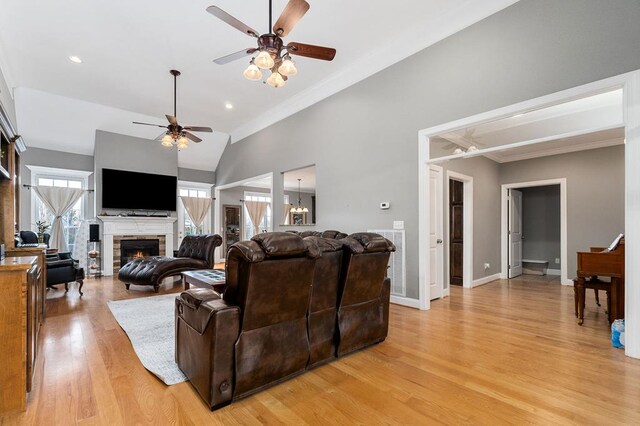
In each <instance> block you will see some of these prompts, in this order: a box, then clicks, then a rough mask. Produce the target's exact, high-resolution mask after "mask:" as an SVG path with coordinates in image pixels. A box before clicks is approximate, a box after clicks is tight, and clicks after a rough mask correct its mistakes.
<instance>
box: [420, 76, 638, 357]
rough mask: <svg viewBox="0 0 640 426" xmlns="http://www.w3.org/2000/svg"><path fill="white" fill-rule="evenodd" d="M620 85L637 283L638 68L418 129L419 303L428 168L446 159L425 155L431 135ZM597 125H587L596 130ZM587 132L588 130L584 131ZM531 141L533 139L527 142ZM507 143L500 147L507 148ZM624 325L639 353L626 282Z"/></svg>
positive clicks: (633, 298) (424, 294)
mask: <svg viewBox="0 0 640 426" xmlns="http://www.w3.org/2000/svg"><path fill="white" fill-rule="evenodd" d="M615 89H622V90H623V93H624V101H623V109H624V119H623V123H622V125H623V126H624V128H625V138H626V145H625V277H626V281H627V282H640V264H639V263H638V262H636V261H635V260H636V259H638V258H640V221H638V220H636V218H637V217H638V216H639V215H640V167H638V164H640V70H636V71H632V72H628V73H625V74H620V75H617V76H613V77H609V78H605V79H603V80H598V81H594V82H591V83H587V84H583V85H580V86H576V87H572V88H569V89H566V90H561V91H558V92H555V93H551V94H548V95H544V96H540V97H537V98H534V99H530V100H526V101H523V102H518V103H514V104H511V105H508V106H505V107H501V108H496V109H493V110H490V111H486V112H482V113H480V114H476V115H472V116H469V117H465V118H462V119H459V120H453V121H450V122H447V123H444V124H439V125H435V126H432V127H429V128H425V129H422V130H420V131H418V139H417V142H418V262H419V263H418V280H419V282H418V288H419V292H418V293H419V295H420V306H421V308H422V309H428V308H429V306H430V305H429V303H428V302H426V301H427V300H428V299H429V296H428V294H429V293H428V292H429V288H428V278H427V277H428V276H429V273H430V271H429V262H427V261H425V259H426V258H425V255H426V253H427V251H428V244H427V243H428V236H429V235H428V232H429V230H428V225H429V222H428V219H429V206H428V200H429V195H430V194H429V186H428V185H427V182H428V181H427V180H426V179H425V178H426V177H428V174H427V171H428V170H429V167H428V166H429V164H431V163H437V162H442V161H444V159H433V160H432V159H431V158H430V155H429V149H430V146H429V143H430V138H431V137H434V136H437V135H439V134H441V133H445V132H451V131H454V130H459V129H464V128H465V127H470V126H474V125H478V124H481V123H485V122H488V121H494V120H498V119H502V118H507V117H513V116H514V115H516V114H520V113H525V112H528V111H532V110H535V109H539V108H544V107H547V106H552V105H556V104H558V103H561V102H568V101H571V100H575V99H578V98H582V97H585V96H589V95H594V94H598V93H602V92H605V91H609V90H615ZM595 130H597V129H591V130H590V131H595ZM585 133H588V132H585ZM531 143H533V142H531ZM508 148H509V146H504V147H501V149H508ZM484 154H485V152H484V151H483V150H478V151H477V152H475V153H473V154H459V155H458V156H449V157H448V159H453V158H465V157H471V156H475V155H480V156H481V155H484ZM625 326H626V329H627V334H626V336H627V337H626V343H625V354H626V355H627V356H630V357H633V358H640V286H628V287H627V288H626V289H625Z"/></svg>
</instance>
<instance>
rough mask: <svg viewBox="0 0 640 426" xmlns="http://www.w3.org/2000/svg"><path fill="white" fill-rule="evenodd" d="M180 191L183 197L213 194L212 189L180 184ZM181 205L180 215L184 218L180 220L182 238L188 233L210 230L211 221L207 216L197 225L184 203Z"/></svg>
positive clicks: (201, 232)
mask: <svg viewBox="0 0 640 426" xmlns="http://www.w3.org/2000/svg"><path fill="white" fill-rule="evenodd" d="M178 193H179V194H180V196H181V197H193V198H209V197H210V196H211V195H210V194H211V192H210V190H208V191H207V190H204V189H198V188H193V187H188V186H180V189H179V191H178ZM180 205H181V206H182V207H181V215H179V216H180V218H182V220H181V221H180V227H181V228H182V230H181V235H180V237H181V238H180V240H182V237H184V236H187V235H199V234H206V233H207V232H209V224H210V222H211V220H210V219H208V218H207V219H205V220H204V222H202V224H201V225H200V226H195V225H194V223H193V222H192V221H191V218H190V217H189V214H188V213H187V210H186V209H185V208H184V204H182V203H180ZM208 217H209V216H208ZM180 218H179V219H180Z"/></svg>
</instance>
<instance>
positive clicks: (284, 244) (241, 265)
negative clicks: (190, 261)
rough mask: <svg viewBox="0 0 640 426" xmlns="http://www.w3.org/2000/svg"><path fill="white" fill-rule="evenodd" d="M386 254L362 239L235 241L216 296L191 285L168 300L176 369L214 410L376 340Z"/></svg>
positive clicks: (377, 240)
mask: <svg viewBox="0 0 640 426" xmlns="http://www.w3.org/2000/svg"><path fill="white" fill-rule="evenodd" d="M393 250H395V247H394V246H393V244H392V243H391V242H389V241H388V240H386V239H384V238H383V237H381V236H380V235H377V234H367V233H363V234H353V235H352V236H350V237H348V238H344V239H342V240H335V239H330V238H322V237H317V236H313V237H307V238H304V239H302V238H301V237H300V236H298V235H295V234H292V233H287V232H274V233H263V234H259V235H256V236H255V237H254V238H252V240H251V241H242V242H239V243H236V244H234V245H233V246H232V247H231V248H230V249H229V251H228V255H227V265H226V273H227V288H226V289H225V291H224V294H223V296H222V297H221V296H219V295H218V294H217V293H215V292H214V291H212V290H205V289H192V290H188V291H186V292H183V293H182V294H181V295H180V296H179V297H178V298H177V299H176V362H177V363H178V366H179V367H180V368H181V369H182V371H183V372H184V373H185V374H186V376H187V377H188V378H189V380H190V381H191V383H192V385H193V386H194V387H195V389H196V390H197V391H198V393H199V394H200V396H201V397H202V398H203V399H204V400H205V401H206V403H207V404H208V405H209V407H211V409H216V408H219V407H221V406H224V405H226V404H229V403H230V402H231V401H232V400H236V399H239V398H242V397H245V396H248V395H251V394H253V393H255V392H258V391H260V390H262V389H264V388H266V387H269V386H273V385H275V384H277V383H280V382H282V381H284V380H287V379H289V378H291V377H293V376H295V375H298V374H301V373H302V372H304V371H306V370H307V369H309V368H312V367H314V366H317V365H320V364H322V363H325V362H328V361H331V360H333V359H334V358H335V357H336V356H337V355H341V354H345V353H349V352H352V351H354V350H357V349H360V348H363V347H365V346H367V345H370V344H374V343H377V342H380V341H382V340H384V338H385V337H386V335H387V328H388V318H389V316H388V312H389V310H388V309H389V280H388V279H387V278H386V277H385V274H386V264H387V262H388V259H389V255H390V252H391V251H393ZM385 258H386V261H385V260H384V259H385ZM351 262H354V265H350V263H351ZM382 262H384V267H383V268H381V267H379V265H378V264H382ZM369 263H370V265H369V266H370V269H371V270H370V271H369V270H367V269H368V268H367V265H368V264H369ZM358 292H363V293H364V294H363V295H362V296H358V295H357V294H356V293H358ZM341 304H344V306H342V305H341ZM360 305H362V306H360ZM354 326H358V327H362V328H364V330H354ZM343 341H344V342H345V343H342V342H343Z"/></svg>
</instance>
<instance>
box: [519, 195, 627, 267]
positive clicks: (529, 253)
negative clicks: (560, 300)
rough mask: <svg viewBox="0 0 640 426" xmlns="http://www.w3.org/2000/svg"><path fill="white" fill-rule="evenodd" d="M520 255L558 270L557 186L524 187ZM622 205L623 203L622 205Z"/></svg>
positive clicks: (558, 216)
mask: <svg viewBox="0 0 640 426" xmlns="http://www.w3.org/2000/svg"><path fill="white" fill-rule="evenodd" d="M521 191H522V235H523V237H524V240H523V241H522V258H523V259H531V260H545V261H547V262H549V266H548V267H549V268H550V269H560V262H556V261H555V260H556V259H560V185H550V186H537V187H533V188H523V189H521ZM623 207H624V206H623Z"/></svg>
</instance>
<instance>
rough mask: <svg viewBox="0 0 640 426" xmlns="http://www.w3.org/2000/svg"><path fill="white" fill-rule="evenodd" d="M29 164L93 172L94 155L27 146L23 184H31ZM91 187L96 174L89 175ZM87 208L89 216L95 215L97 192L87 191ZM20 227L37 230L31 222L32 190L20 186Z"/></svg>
mask: <svg viewBox="0 0 640 426" xmlns="http://www.w3.org/2000/svg"><path fill="white" fill-rule="evenodd" d="M27 166H41V167H53V168H58V169H69V170H83V171H89V172H93V156H91V155H81V154H73V153H70V152H62V151H53V150H49V149H42V148H27V150H26V151H25V152H24V153H23V154H22V155H21V157H20V180H21V182H22V184H28V185H30V184H31V170H29V168H28V167H27ZM88 185H89V188H88V189H94V188H95V184H94V174H92V175H90V176H89V182H88ZM84 197H85V199H84V200H85V208H86V214H87V217H88V218H91V217H93V216H95V210H94V206H95V204H94V199H95V192H87V193H85V195H84ZM20 229H31V230H33V231H35V223H31V190H29V189H27V188H24V187H22V188H20Z"/></svg>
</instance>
